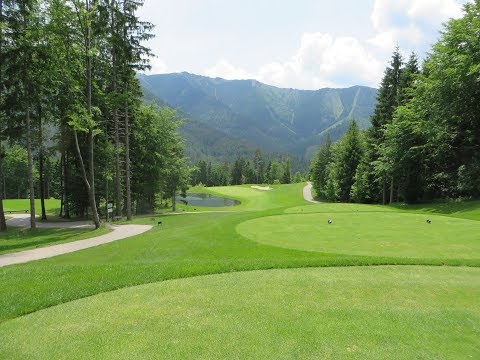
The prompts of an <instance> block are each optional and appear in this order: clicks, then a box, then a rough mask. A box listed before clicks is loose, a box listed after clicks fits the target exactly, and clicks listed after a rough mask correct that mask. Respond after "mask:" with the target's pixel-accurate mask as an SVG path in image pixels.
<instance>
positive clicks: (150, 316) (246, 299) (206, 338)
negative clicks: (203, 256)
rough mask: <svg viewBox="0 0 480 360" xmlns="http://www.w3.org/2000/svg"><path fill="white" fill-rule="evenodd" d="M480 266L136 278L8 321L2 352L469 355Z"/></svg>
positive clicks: (474, 348) (478, 311)
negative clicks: (135, 282)
mask: <svg viewBox="0 0 480 360" xmlns="http://www.w3.org/2000/svg"><path fill="white" fill-rule="evenodd" d="M479 297H480V270H479V269H476V268H452V269H448V268H444V267H420V266H404V267H396V266H381V267H346V268H316V269H289V270H268V271H252V272H240V273H232V274H221V275H210V276H203V277H199V278H188V279H181V280H171V281H166V282H161V283H155V284H148V285H142V286H137V287H131V288H127V289H123V290H118V291H114V292H109V293H104V294H99V295H96V296H93V297H89V298H85V299H81V300H77V301H73V302H70V303H67V304H63V305H60V306H56V307H52V308H49V309H45V310H42V311H39V312H37V313H34V314H31V315H27V316H23V317H20V318H17V319H14V320H9V321H7V322H4V323H2V324H0V343H1V344H2V346H1V347H0V357H1V358H5V359H7V358H16V357H20V358H21V357H28V358H30V359H52V358H66V359H67V358H68V359H88V358H102V359H128V358H151V355H152V354H157V355H158V357H159V358H166V359H184V358H192V357H195V358H197V359H198V358H200V359H211V358H224V359H225V358H240V359H245V358H257V359H260V358H261V359H283V358H304V359H305V358H307V359H319V358H322V359H343V358H348V359H351V358H354V359H365V358H369V359H372V358H378V359H380V358H382V359H385V358H422V359H439V358H442V359H447V358H449V359H459V358H462V359H466V358H469V357H470V356H473V355H475V354H478V338H479V336H480V329H479V328H478V324H479V323H480V306H479V304H478V298H479Z"/></svg>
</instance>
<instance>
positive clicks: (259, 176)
mask: <svg viewBox="0 0 480 360" xmlns="http://www.w3.org/2000/svg"><path fill="white" fill-rule="evenodd" d="M253 168H254V169H255V182H256V183H257V184H261V183H263V180H264V176H265V174H264V173H265V163H264V160H263V154H262V151H261V150H260V149H256V150H255V154H254V155H253Z"/></svg>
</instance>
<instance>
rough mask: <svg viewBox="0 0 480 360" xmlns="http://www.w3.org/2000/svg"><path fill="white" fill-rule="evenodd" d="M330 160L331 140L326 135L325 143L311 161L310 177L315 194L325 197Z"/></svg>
mask: <svg viewBox="0 0 480 360" xmlns="http://www.w3.org/2000/svg"><path fill="white" fill-rule="evenodd" d="M331 161H332V140H331V139H330V134H328V135H327V138H326V140H325V143H324V144H322V145H321V146H320V149H319V150H318V153H317V155H316V156H315V159H314V161H313V163H312V164H313V165H312V169H311V179H312V182H313V188H314V190H315V192H316V193H317V196H320V197H325V188H326V183H327V176H328V165H329V164H330V162H331Z"/></svg>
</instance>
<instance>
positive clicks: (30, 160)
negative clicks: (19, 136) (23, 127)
mask: <svg viewBox="0 0 480 360" xmlns="http://www.w3.org/2000/svg"><path fill="white" fill-rule="evenodd" d="M26 121H27V154H28V183H29V187H30V228H32V229H35V228H36V225H37V224H36V223H35V189H34V184H33V158H32V136H31V124H30V109H29V108H28V106H27V113H26Z"/></svg>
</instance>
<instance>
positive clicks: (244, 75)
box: [205, 59, 254, 80]
mask: <svg viewBox="0 0 480 360" xmlns="http://www.w3.org/2000/svg"><path fill="white" fill-rule="evenodd" d="M205 75H207V76H210V77H221V78H223V79H227V80H238V79H253V78H254V76H253V75H251V74H250V73H249V72H248V71H246V70H245V69H242V68H240V67H235V66H234V65H232V64H231V63H230V62H229V61H228V60H225V59H221V60H220V61H218V62H217V63H216V64H215V65H214V66H212V67H210V68H208V69H206V70H205Z"/></svg>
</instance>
